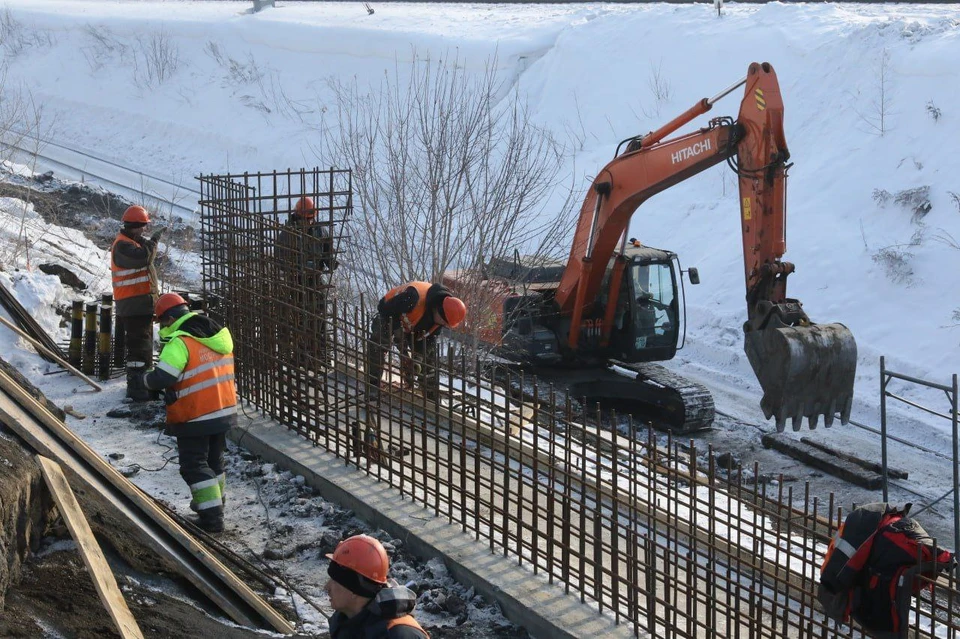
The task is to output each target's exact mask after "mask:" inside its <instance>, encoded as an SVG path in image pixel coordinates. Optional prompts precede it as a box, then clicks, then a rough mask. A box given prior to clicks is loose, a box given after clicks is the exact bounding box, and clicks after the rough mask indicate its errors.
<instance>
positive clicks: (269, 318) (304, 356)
mask: <svg viewBox="0 0 960 639" xmlns="http://www.w3.org/2000/svg"><path fill="white" fill-rule="evenodd" d="M300 175H306V178H299V176H300ZM278 176H279V177H278ZM298 179H299V180H300V182H298V181H297V180H298ZM304 180H305V183H307V184H309V187H308V188H306V189H305V190H304V189H302V188H301V190H300V191H297V190H296V189H297V188H300V187H298V186H296V185H298V184H302V183H304ZM341 180H342V182H341ZM349 180H350V176H349V173H346V172H325V171H313V172H306V173H300V172H297V173H287V174H258V175H242V176H205V177H203V178H201V186H202V189H203V194H204V197H203V199H202V200H201V205H202V207H203V218H202V228H203V235H202V237H203V242H204V245H203V255H204V262H203V264H204V267H203V268H204V283H205V287H206V292H207V295H208V300H209V301H210V303H211V313H212V314H213V315H215V316H216V317H217V318H218V319H219V320H220V321H223V322H224V323H225V324H226V325H228V326H229V327H230V329H231V331H232V332H233V335H234V341H235V343H236V370H237V386H238V390H239V392H240V394H241V396H242V397H243V398H244V399H245V400H246V401H247V402H248V403H249V404H251V405H252V406H254V407H256V408H257V409H258V410H260V411H262V412H264V413H266V414H269V415H271V416H273V417H274V418H275V419H277V420H279V421H281V422H283V423H284V424H286V425H287V426H288V427H290V428H291V429H293V430H295V431H296V432H298V433H299V434H301V435H302V436H304V437H306V438H308V439H309V440H311V441H312V442H314V443H315V445H317V446H320V447H322V448H323V449H324V450H326V451H329V452H331V453H333V454H335V455H337V456H339V457H340V458H341V459H343V460H344V463H345V464H348V465H353V466H355V467H357V468H358V469H360V470H362V471H363V472H366V473H367V474H368V475H370V476H371V477H373V478H375V479H376V480H377V481H382V482H387V483H389V484H390V485H392V486H394V487H396V488H397V489H398V490H399V491H400V492H401V494H402V495H404V496H410V497H412V498H413V499H415V500H417V501H418V502H419V503H420V504H422V505H423V506H424V508H425V509H428V510H429V511H430V512H432V513H433V514H435V515H436V516H438V517H442V518H444V519H446V520H447V521H448V522H449V523H451V524H455V525H457V526H459V527H460V528H461V529H462V530H463V531H465V532H468V533H469V534H472V535H473V536H474V537H475V538H476V539H477V540H478V541H482V542H483V543H485V544H487V545H488V546H489V548H490V551H491V552H494V553H498V554H501V555H503V556H504V557H509V558H510V559H512V560H514V561H516V562H517V563H518V564H520V565H523V566H526V567H528V568H529V569H530V570H531V571H532V572H534V573H538V574H542V575H544V576H545V577H546V578H547V579H548V580H549V581H550V582H551V583H558V584H560V585H562V586H563V587H564V588H565V589H566V591H567V592H569V593H574V594H575V595H577V596H578V597H579V598H580V599H581V600H582V601H588V602H590V603H591V604H592V605H594V606H595V607H596V608H597V610H598V611H600V612H601V613H603V614H608V615H612V616H613V617H615V618H616V620H617V621H618V622H619V623H625V624H629V626H630V627H631V628H632V629H633V631H634V632H635V634H636V635H637V636H640V635H642V634H644V633H649V634H650V635H651V636H654V637H658V638H659V637H679V638H686V637H689V638H692V637H698V638H699V637H709V638H720V637H723V638H727V637H737V638H744V639H754V638H767V637H769V638H774V637H798V638H802V639H806V638H811V639H812V638H814V637H816V638H827V637H866V636H868V635H866V634H865V633H864V632H862V631H861V630H860V629H857V628H850V627H847V626H837V625H836V624H835V623H834V622H833V621H830V620H827V619H825V618H824V617H823V615H822V614H821V613H820V612H819V607H818V605H817V603H816V586H817V581H818V578H819V571H820V566H821V564H822V561H823V555H824V552H825V550H826V548H827V544H828V543H829V540H830V538H831V537H832V536H833V535H834V534H835V533H836V531H837V528H838V525H839V523H840V522H841V521H842V520H843V517H844V515H845V513H844V512H843V511H842V510H841V509H840V508H839V507H837V504H835V502H834V497H833V495H829V496H828V497H827V498H826V499H825V500H823V499H820V498H818V497H817V496H814V495H812V494H810V488H809V485H805V486H804V487H803V494H802V495H795V494H794V489H793V488H792V487H787V486H785V485H784V483H783V482H782V481H780V482H778V483H777V484H776V485H775V486H772V485H770V484H766V483H762V484H759V485H758V484H756V483H747V482H746V481H739V482H734V483H732V484H731V483H729V482H728V480H727V479H724V478H723V474H722V473H721V472H719V471H720V469H718V468H716V467H715V465H714V464H715V462H714V455H712V451H709V450H705V451H700V450H698V449H697V447H696V446H695V443H694V442H692V441H684V442H674V441H672V440H669V439H668V440H667V441H666V443H664V442H662V441H661V442H659V443H658V441H657V439H656V437H655V436H654V434H653V433H651V432H650V431H649V430H648V429H647V428H646V427H644V426H640V425H636V424H633V423H632V422H630V421H627V423H626V425H625V426H622V427H621V428H620V429H619V430H614V431H611V430H609V429H605V428H604V423H603V422H602V420H601V417H600V414H599V412H597V413H595V414H590V415H583V414H582V413H581V412H580V411H578V410H577V407H576V406H574V405H573V404H572V403H571V402H570V400H569V398H564V399H561V397H560V395H559V394H558V393H557V392H556V391H555V390H554V389H552V388H549V389H547V390H544V389H542V388H540V387H538V385H537V384H536V382H535V380H531V379H526V378H524V376H523V375H522V374H517V373H514V372H512V371H509V370H503V369H490V368H486V367H484V366H481V364H480V361H479V360H478V358H477V357H476V356H475V355H470V353H469V352H468V351H465V350H463V349H455V348H454V347H453V345H451V344H447V343H443V342H442V341H441V344H440V346H441V348H439V349H438V353H437V355H436V356H430V355H429V353H431V350H430V349H429V348H427V349H426V353H428V356H426V357H424V356H420V355H418V354H413V355H412V356H411V357H410V358H409V359H406V358H403V357H400V356H399V351H401V350H404V351H405V350H406V348H405V347H406V346H407V345H400V347H399V348H396V347H395V348H394V350H393V351H392V352H391V353H390V354H389V355H388V356H387V358H386V362H385V364H386V365H385V367H384V368H385V370H384V374H383V375H382V377H381V381H382V383H383V385H384V387H385V390H384V391H383V392H380V393H376V394H374V393H371V390H372V382H373V381H375V380H370V379H368V377H367V375H366V373H365V371H366V370H368V369H369V363H370V360H369V358H370V355H371V353H372V348H371V346H372V344H371V342H370V337H371V334H370V324H371V321H370V320H371V315H372V313H371V312H368V309H367V306H368V305H367V304H365V303H364V302H363V300H362V299H361V302H360V305H359V306H354V305H350V304H347V303H344V302H343V301H342V300H339V299H335V298H334V296H333V295H332V291H331V290H330V289H329V288H319V289H317V290H313V289H310V288H309V286H310V282H322V283H323V284H322V286H324V287H328V286H329V284H330V273H329V272H327V273H320V274H319V275H316V277H317V279H316V280H311V279H310V277H313V276H309V277H308V276H307V275H305V276H304V277H303V278H301V279H297V277H295V276H294V275H292V274H291V270H290V268H289V267H288V266H286V265H285V263H284V261H283V260H281V259H280V257H279V256H278V253H277V251H276V243H277V234H278V232H279V229H280V226H281V222H280V221H278V217H277V214H276V210H277V209H276V206H275V205H274V204H273V203H274V201H276V198H277V194H278V193H284V194H286V195H283V197H285V198H288V199H287V200H286V202H288V205H289V206H291V207H292V205H293V202H295V201H296V199H297V197H298V196H299V194H300V193H309V194H317V195H319V196H320V198H321V199H322V198H323V197H324V193H322V192H319V191H320V190H321V189H317V188H316V187H317V186H319V185H323V184H328V185H329V186H328V187H327V188H328V189H329V198H328V202H329V203H330V204H329V208H328V209H326V210H324V209H321V214H320V217H321V218H322V217H323V216H324V211H325V214H326V219H327V220H328V221H329V222H330V223H331V226H332V227H333V233H332V234H331V237H332V238H333V240H334V248H335V253H337V252H338V250H337V249H339V247H340V246H341V244H340V240H341V239H342V236H343V232H342V228H343V221H344V220H345V219H346V217H347V216H348V215H349V213H350V194H349ZM278 185H279V186H278ZM311 189H313V190H311ZM314 199H315V200H316V199H317V198H314ZM318 206H319V203H318ZM324 278H326V279H324ZM335 278H339V275H338V274H337V275H335ZM395 284H396V283H395V282H384V286H383V288H384V290H387V289H388V288H390V287H392V286H394V285H395ZM321 293H323V297H322V300H323V303H318V301H317V300H318V299H320V298H319V297H316V298H315V297H311V296H313V295H320V294H321ZM291 317H292V318H299V321H291ZM321 327H322V328H321ZM318 331H322V332H323V334H322V336H321V335H318ZM411 387H412V388H411ZM519 389H525V390H531V389H532V392H533V394H534V401H532V402H530V401H527V402H523V401H522V400H520V399H519V397H520V393H518V390H519ZM434 393H435V394H436V396H435V397H434V396H433V395H434ZM614 421H615V420H614ZM750 470H752V474H751V473H750V472H745V469H742V468H738V469H735V472H736V473H737V475H736V476H737V477H750V476H752V477H754V478H756V477H759V476H760V469H759V468H758V467H757V466H756V465H755V466H754V467H753V468H752V469H746V471H750ZM797 503H801V504H802V506H801V507H796V506H794V505H793V504H797ZM921 582H922V583H923V585H925V586H929V588H924V589H923V590H922V591H921V593H920V596H919V597H918V598H915V599H914V600H913V601H912V604H911V611H910V615H909V617H908V621H909V625H910V627H909V630H908V632H907V635H906V636H912V637H960V633H958V628H960V626H958V622H957V619H958V616H957V610H958V607H960V606H958V601H960V597H958V592H957V585H956V582H955V581H954V577H953V575H952V574H950V575H944V576H941V577H940V579H939V580H938V581H937V582H936V583H931V582H929V580H923V579H921Z"/></svg>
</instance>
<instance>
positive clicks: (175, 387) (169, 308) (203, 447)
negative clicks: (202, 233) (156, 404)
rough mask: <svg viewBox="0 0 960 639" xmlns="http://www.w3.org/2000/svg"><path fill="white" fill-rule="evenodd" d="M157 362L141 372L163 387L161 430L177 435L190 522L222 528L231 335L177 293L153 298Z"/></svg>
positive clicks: (230, 422) (233, 399)
mask: <svg viewBox="0 0 960 639" xmlns="http://www.w3.org/2000/svg"><path fill="white" fill-rule="evenodd" d="M156 316H157V319H158V320H159V321H160V341H161V342H162V343H163V350H162V351H160V363H159V364H157V367H156V368H155V369H153V370H151V371H148V372H147V373H146V374H145V375H144V379H143V382H144V385H145V386H146V388H148V389H150V390H161V389H165V392H164V402H165V403H166V405H167V424H166V432H167V434H168V435H171V436H173V437H176V438H177V448H178V452H179V454H180V476H181V477H183V479H184V481H185V482H187V485H188V486H189V487H190V494H191V501H190V509H191V510H194V511H196V512H197V514H198V517H197V519H196V520H195V523H196V524H197V525H198V526H199V527H200V528H202V529H203V530H206V531H207V532H221V531H222V530H223V505H224V503H225V502H226V496H225V495H226V492H225V491H226V475H225V474H224V469H223V451H224V449H225V448H226V445H227V431H228V430H230V428H232V427H233V426H235V425H236V424H237V390H236V386H235V384H234V381H233V337H231V335H230V331H229V330H228V329H226V328H224V327H222V326H220V325H219V324H217V323H216V322H215V321H213V320H212V319H210V318H209V317H207V316H205V315H200V314H198V313H196V312H192V311H190V310H189V308H188V307H187V302H186V300H184V299H183V298H182V297H180V296H179V295H177V294H176V293H166V294H164V295H161V296H160V299H159V300H157V307H156Z"/></svg>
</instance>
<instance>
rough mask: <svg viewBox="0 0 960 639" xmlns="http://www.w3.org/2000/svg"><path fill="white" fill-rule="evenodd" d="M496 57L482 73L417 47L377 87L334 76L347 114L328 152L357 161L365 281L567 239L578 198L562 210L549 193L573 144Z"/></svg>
mask: <svg viewBox="0 0 960 639" xmlns="http://www.w3.org/2000/svg"><path fill="white" fill-rule="evenodd" d="M495 69H496V60H495V59H491V60H489V61H488V62H487V64H486V67H485V70H484V72H483V73H481V74H480V75H478V76H476V77H473V76H470V75H468V74H467V73H465V71H464V65H463V63H462V61H461V60H459V59H458V58H456V57H453V58H450V59H446V60H443V59H441V60H435V61H434V60H430V59H429V58H423V57H420V56H419V55H417V54H416V53H414V59H413V63H412V64H411V65H410V68H409V76H408V77H406V78H404V74H403V73H402V72H401V69H400V68H399V64H398V65H397V66H395V68H394V69H393V71H392V72H390V73H387V74H386V75H385V77H384V79H383V80H382V82H381V83H380V85H379V86H376V87H372V88H371V89H369V90H364V89H362V88H361V87H360V86H359V85H358V83H357V82H356V80H354V81H352V82H344V81H340V80H331V86H332V89H333V93H334V96H335V98H334V99H335V105H334V106H333V108H331V109H330V111H329V112H328V113H327V115H328V117H334V118H336V121H335V122H331V123H325V124H326V126H324V127H323V128H322V132H323V135H322V144H323V147H322V148H321V149H319V150H318V153H319V155H320V157H321V159H322V161H323V162H324V163H325V164H330V165H336V166H349V167H351V168H352V169H353V171H354V176H355V181H354V192H355V196H356V198H357V201H356V202H355V206H356V208H357V212H356V214H355V215H354V216H353V218H352V220H351V228H350V235H351V237H352V240H351V242H352V245H351V246H350V247H349V248H348V252H349V257H350V259H349V263H350V264H351V266H353V267H355V277H356V280H355V283H356V285H357V287H358V289H359V290H360V291H365V292H368V293H373V294H376V295H379V294H380V293H382V292H383V290H384V287H385V286H392V285H394V284H396V283H400V282H403V281H407V280H411V279H428V280H433V281H439V279H440V278H441V276H442V275H443V273H444V272H445V271H447V270H448V269H479V267H480V266H481V265H482V264H484V263H486V262H488V261H489V260H490V259H492V258H502V257H504V256H510V255H512V254H513V252H514V250H515V249H518V250H521V251H523V252H525V253H527V254H534V255H536V254H539V253H551V254H556V253H557V252H558V251H559V249H560V246H561V244H560V243H559V242H560V240H561V239H562V238H563V237H564V236H566V235H567V233H568V231H569V230H570V229H571V228H572V226H571V224H570V220H571V215H572V211H573V209H572V207H571V206H570V201H569V197H568V198H567V199H568V201H567V202H566V203H565V204H564V205H563V206H562V207H560V209H559V210H556V211H545V203H546V202H547V200H548V197H549V196H550V195H551V194H552V193H553V192H554V190H555V189H556V188H557V187H558V186H559V183H560V169H561V167H562V165H563V162H564V158H565V155H564V154H565V150H564V148H563V146H562V145H561V144H560V143H558V142H557V141H556V140H555V138H554V137H553V136H552V135H551V134H550V133H549V132H548V131H545V130H543V129H542V128H540V127H538V126H537V125H535V124H534V123H533V122H532V121H531V118H530V114H529V112H528V110H527V105H526V103H525V101H524V100H523V99H522V98H521V96H520V95H519V94H518V93H517V92H516V91H515V90H513V91H509V92H507V93H506V94H505V95H502V96H501V95H500V91H501V87H502V85H501V84H500V82H499V80H498V78H497V76H496V72H495ZM568 192H569V189H568Z"/></svg>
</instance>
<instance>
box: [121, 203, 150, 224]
mask: <svg viewBox="0 0 960 639" xmlns="http://www.w3.org/2000/svg"><path fill="white" fill-rule="evenodd" d="M120 221H121V222H135V223H136V222H139V223H140V224H149V223H150V214H149V213H147V209H145V208H143V207H142V206H136V205H134V206H131V207H129V208H127V210H126V211H124V212H123V217H121V218H120Z"/></svg>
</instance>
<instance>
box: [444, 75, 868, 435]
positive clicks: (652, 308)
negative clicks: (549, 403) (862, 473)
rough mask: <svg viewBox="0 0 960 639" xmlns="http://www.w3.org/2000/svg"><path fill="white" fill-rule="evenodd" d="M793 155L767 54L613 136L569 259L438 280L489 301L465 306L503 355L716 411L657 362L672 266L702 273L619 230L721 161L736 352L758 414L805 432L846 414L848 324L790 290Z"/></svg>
mask: <svg viewBox="0 0 960 639" xmlns="http://www.w3.org/2000/svg"><path fill="white" fill-rule="evenodd" d="M741 86H743V87H744V97H743V100H742V101H741V103H740V112H739V115H738V117H737V119H736V120H733V119H731V118H729V117H717V118H713V119H711V120H710V121H709V123H708V124H707V126H706V127H704V128H701V129H700V130H698V131H696V132H693V133H688V134H685V135H678V136H676V137H672V138H668V137H667V136H669V135H670V134H672V133H674V132H675V131H677V130H678V129H679V128H680V127H682V126H684V125H685V124H687V123H689V122H691V121H692V120H693V119H694V118H696V117H698V116H700V115H702V114H704V113H706V112H708V111H710V109H711V108H712V107H713V105H714V103H715V102H717V101H718V100H720V99H721V98H723V97H724V96H726V95H728V94H729V93H731V92H733V91H735V90H736V89H737V88H739V87H741ZM789 157H790V153H789V151H788V150H787V145H786V141H785V139H784V132H783V100H782V98H781V95H780V87H779V84H778V82H777V76H776V73H775V72H774V70H773V67H772V66H771V65H770V64H768V63H762V64H759V63H753V64H751V65H750V67H749V69H748V71H747V75H746V77H745V78H743V79H742V80H740V81H739V82H737V83H736V84H734V85H732V86H730V87H729V88H727V89H725V90H724V91H722V92H721V93H719V94H717V95H716V96H714V97H713V98H709V99H707V98H704V99H702V100H700V101H699V102H697V103H696V104H695V105H694V106H692V107H691V108H690V109H688V110H687V111H686V112H684V113H683V114H681V115H679V116H678V117H676V118H675V119H673V120H672V121H670V122H669V123H667V124H665V125H664V126H662V127H660V128H659V129H657V130H656V131H653V132H651V133H648V134H646V135H643V136H637V137H632V138H628V139H626V140H623V141H622V142H621V143H620V144H619V145H618V147H617V151H616V154H615V157H614V159H613V160H612V161H611V162H610V163H609V164H607V165H606V166H605V167H604V168H603V169H602V170H601V171H600V172H599V173H598V174H597V176H596V177H595V178H594V180H593V184H592V186H591V188H590V190H589V192H588V194H587V196H586V198H585V200H584V203H583V206H582V208H581V213H580V220H579V222H578V225H577V229H576V232H575V234H574V238H573V246H572V248H571V250H570V257H569V259H568V260H567V262H566V263H560V262H554V263H551V262H548V261H545V260H542V259H537V260H533V259H530V258H522V257H520V256H519V255H518V256H515V257H514V258H513V259H500V260H494V261H492V262H491V263H490V264H487V265H486V266H485V267H484V269H482V271H483V273H482V275H481V276H479V277H476V276H475V274H474V276H471V273H470V272H469V271H455V272H450V273H448V274H447V275H446V276H445V282H446V283H447V284H448V285H449V286H452V287H453V288H455V289H457V290H459V291H461V294H462V295H464V296H465V297H466V298H468V300H470V299H473V300H477V301H479V300H481V299H482V300H483V301H482V302H480V304H481V305H482V306H486V307H487V308H489V309H490V313H489V314H487V315H486V316H485V315H484V313H482V312H479V309H477V311H476V312H474V311H473V310H472V315H473V317H475V318H477V319H478V320H479V321H481V322H483V324H482V325H481V326H479V327H478V329H477V331H478V332H479V334H480V337H481V339H482V340H483V341H485V342H489V343H490V344H492V345H493V346H494V347H496V352H497V353H499V354H502V355H505V356H507V357H510V358H511V359H515V360H521V361H526V362H528V363H533V364H536V365H538V366H539V367H540V368H541V370H550V369H553V370H555V371H559V370H563V371H564V373H563V375H565V376H566V377H565V379H566V380H567V381H568V382H569V383H568V386H570V387H571V388H575V389H576V391H575V392H576V393H577V394H578V395H584V396H592V397H596V398H598V399H600V400H601V401H602V402H603V401H604V400H612V401H613V402H617V401H629V400H636V401H639V402H641V403H644V404H646V405H648V406H650V407H651V409H652V410H653V411H654V414H655V416H657V417H659V421H660V423H661V424H665V425H666V427H667V428H669V429H671V430H673V431H674V432H678V433H685V432H689V431H694V430H698V429H702V428H707V427H709V426H711V424H712V421H713V417H714V407H713V399H712V397H711V396H710V393H709V391H707V389H706V388H704V387H703V386H702V385H700V384H697V383H696V382H693V381H691V380H687V379H685V378H683V377H681V376H679V375H677V374H675V373H673V372H671V371H669V370H667V369H666V368H664V367H662V366H659V365H657V364H653V363H652V362H657V361H665V360H669V359H672V358H673V357H674V355H675V354H676V351H677V348H678V344H680V345H681V346H682V341H681V328H680V327H681V324H684V326H685V305H684V300H683V279H682V277H680V274H681V273H683V272H686V273H687V275H688V278H689V280H690V282H691V284H696V283H698V282H699V275H698V273H697V271H696V269H692V268H691V269H689V270H687V271H684V270H683V269H681V267H680V262H679V259H678V258H677V255H676V254H675V253H673V252H671V251H666V250H662V249H655V248H652V247H648V246H644V245H643V244H641V243H640V242H638V241H636V240H633V239H630V240H628V238H627V229H628V227H629V223H630V219H631V217H632V216H633V213H634V211H636V210H637V208H638V207H639V206H640V205H641V204H642V203H643V202H644V201H646V200H647V199H648V198H649V197H651V196H653V195H655V194H656V193H659V192H660V191H663V190H665V189H668V188H670V187H672V186H674V185H676V184H678V183H680V182H682V181H684V180H686V179H687V178H689V177H692V176H694V175H696V174H698V173H700V172H701V171H704V170H705V169H707V168H709V167H711V166H714V165H716V164H718V163H720V162H724V161H726V162H727V163H728V165H729V166H730V167H731V168H732V169H733V170H734V172H735V173H736V175H737V177H738V180H739V188H740V220H741V229H742V233H743V262H744V275H745V277H746V302H747V321H746V322H745V323H744V325H743V331H744V350H745V351H746V354H747V358H748V360H749V361H750V364H751V366H752V367H753V370H754V373H755V374H756V376H757V379H758V380H759V382H760V386H761V388H762V389H763V398H762V400H761V402H760V406H761V408H762V410H763V413H764V415H765V416H766V418H767V419H770V418H771V417H773V418H774V419H775V420H776V425H777V430H779V431H782V430H783V429H784V427H785V424H786V421H787V420H788V419H790V420H792V426H793V429H794V430H799V429H800V426H801V424H802V422H803V418H804V417H806V418H808V420H809V424H810V427H811V428H815V427H816V425H817V421H818V419H819V417H820V416H821V415H822V416H823V418H824V421H825V423H826V425H827V426H830V425H832V423H833V421H834V417H835V415H837V414H838V413H839V415H840V419H841V422H842V423H847V421H848V420H849V418H850V408H851V403H852V401H853V382H854V376H855V373H856V362H857V347H856V343H855V341H854V339H853V335H852V334H851V333H850V331H849V330H848V329H847V328H846V327H845V326H843V325H842V324H816V323H814V322H812V321H810V318H809V317H807V314H806V313H805V312H804V310H803V307H802V305H801V303H800V302H799V301H798V300H796V299H791V298H789V297H787V277H788V276H789V275H790V274H791V273H793V272H794V265H793V264H791V263H790V262H784V261H781V259H780V258H781V257H782V256H783V254H784V252H785V251H786V236H785V230H786V228H785V220H786V178H787V170H788V168H789V167H790V166H791V165H790V164H788V163H787V161H788V159H789ZM478 280H480V281H479V286H478ZM471 290H472V291H473V292H472V293H471ZM475 308H476V307H474V309H475ZM684 333H685V329H684ZM684 337H685V335H684ZM610 364H618V365H619V367H618V368H619V369H620V371H619V374H613V373H612V372H611V369H610V368H606V366H609V365H610Z"/></svg>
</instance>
